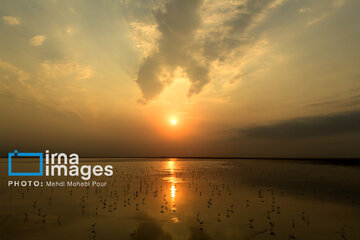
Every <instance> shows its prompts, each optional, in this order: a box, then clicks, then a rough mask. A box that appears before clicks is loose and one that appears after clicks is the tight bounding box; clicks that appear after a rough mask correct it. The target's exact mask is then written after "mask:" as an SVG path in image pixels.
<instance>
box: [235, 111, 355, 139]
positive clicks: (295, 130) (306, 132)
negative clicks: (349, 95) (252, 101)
mask: <svg viewBox="0 0 360 240" xmlns="http://www.w3.org/2000/svg"><path fill="white" fill-rule="evenodd" d="M359 123H360V110H357V111H352V112H342V113H337V114H332V115H325V116H314V117H306V118H295V119H291V120H287V121H283V122H279V123H275V124H271V125H264V126H256V127H249V128H243V129H239V130H237V131H238V133H239V135H240V136H242V137H251V138H271V139H294V138H315V137H327V136H333V135H342V134H351V133H360V124H359Z"/></svg>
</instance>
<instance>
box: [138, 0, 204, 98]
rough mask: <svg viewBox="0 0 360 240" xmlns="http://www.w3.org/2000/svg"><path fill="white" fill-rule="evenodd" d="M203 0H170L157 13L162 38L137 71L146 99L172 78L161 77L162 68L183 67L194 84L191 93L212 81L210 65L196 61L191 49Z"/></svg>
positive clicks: (139, 83)
mask: <svg viewBox="0 0 360 240" xmlns="http://www.w3.org/2000/svg"><path fill="white" fill-rule="evenodd" d="M201 4H202V1H201V0H171V1H169V2H167V3H166V4H165V10H164V11H162V10H158V11H155V12H154V17H155V20H156V23H157V25H158V30H159V32H160V33H161V37H160V39H159V42H158V50H157V51H156V52H154V53H153V54H152V55H150V56H149V57H147V58H146V59H144V63H143V65H142V66H141V67H140V70H139V72H138V79H137V81H136V82H137V83H138V85H139V86H140V88H141V90H142V93H143V97H144V100H145V101H147V100H150V99H152V98H153V97H155V96H157V95H158V94H159V93H160V92H161V91H162V89H163V88H164V86H165V85H166V84H169V83H171V82H172V80H171V79H163V78H161V77H160V74H161V71H162V70H164V69H165V70H166V71H169V72H171V71H174V70H175V68H176V67H178V66H179V67H181V68H182V69H183V70H184V71H185V72H186V74H187V76H188V78H189V79H190V81H191V83H192V85H191V88H190V91H189V95H192V94H193V93H198V92H200V91H201V89H202V87H203V86H205V85H206V84H207V83H208V82H209V76H208V72H209V70H208V68H207V66H206V65H205V64H202V63H200V62H199V61H196V60H195V59H194V58H193V57H192V56H191V52H189V46H190V44H191V42H192V41H193V39H194V36H195V31H196V29H197V28H198V27H199V26H200V23H201V21H200V15H199V10H200V6H201Z"/></svg>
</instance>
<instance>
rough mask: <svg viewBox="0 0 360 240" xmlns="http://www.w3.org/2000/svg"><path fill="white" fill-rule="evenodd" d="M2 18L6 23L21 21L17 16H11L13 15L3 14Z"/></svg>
mask: <svg viewBox="0 0 360 240" xmlns="http://www.w3.org/2000/svg"><path fill="white" fill-rule="evenodd" d="M2 19H3V20H4V22H5V23H6V24H8V25H20V24H21V21H20V19H19V18H17V17H13V16H3V17H2Z"/></svg>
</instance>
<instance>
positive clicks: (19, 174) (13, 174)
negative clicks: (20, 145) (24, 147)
mask: <svg viewBox="0 0 360 240" xmlns="http://www.w3.org/2000/svg"><path fill="white" fill-rule="evenodd" d="M12 157H39V159H40V171H39V172H12V166H11V161H12ZM8 159H9V161H8V166H9V176H43V153H18V151H17V150H15V151H14V152H13V153H9V155H8Z"/></svg>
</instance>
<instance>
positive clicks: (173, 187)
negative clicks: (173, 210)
mask: <svg viewBox="0 0 360 240" xmlns="http://www.w3.org/2000/svg"><path fill="white" fill-rule="evenodd" d="M170 191H171V198H172V199H175V197H176V187H175V184H172V185H171V188H170Z"/></svg>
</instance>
